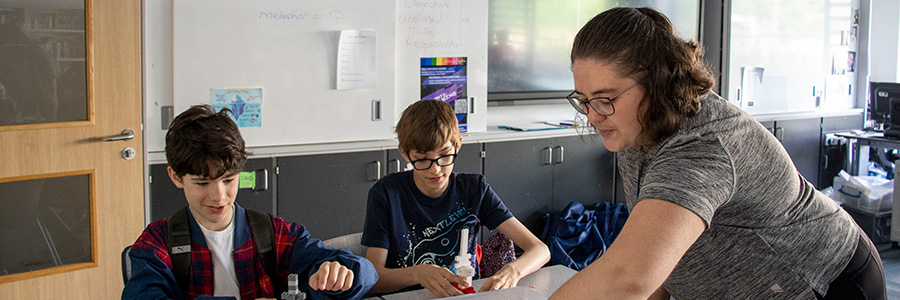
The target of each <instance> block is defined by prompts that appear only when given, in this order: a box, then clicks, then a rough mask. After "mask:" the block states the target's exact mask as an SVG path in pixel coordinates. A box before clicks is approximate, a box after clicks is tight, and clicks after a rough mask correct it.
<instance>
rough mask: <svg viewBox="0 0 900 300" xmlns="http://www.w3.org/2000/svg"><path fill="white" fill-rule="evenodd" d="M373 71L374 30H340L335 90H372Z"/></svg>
mask: <svg viewBox="0 0 900 300" xmlns="http://www.w3.org/2000/svg"><path fill="white" fill-rule="evenodd" d="M375 71H376V70H375V30H342V31H341V38H340V41H339V42H338V55H337V89H339V90H351V89H374V88H375V79H376V78H375Z"/></svg>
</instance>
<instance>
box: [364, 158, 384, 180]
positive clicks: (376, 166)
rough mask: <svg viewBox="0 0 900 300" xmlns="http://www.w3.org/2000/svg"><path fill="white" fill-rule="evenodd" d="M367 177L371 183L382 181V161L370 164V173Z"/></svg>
mask: <svg viewBox="0 0 900 300" xmlns="http://www.w3.org/2000/svg"><path fill="white" fill-rule="evenodd" d="M368 173H369V174H368V175H367V176H366V177H367V179H368V180H369V181H378V180H381V161H377V160H376V161H373V162H371V163H369V171H368Z"/></svg>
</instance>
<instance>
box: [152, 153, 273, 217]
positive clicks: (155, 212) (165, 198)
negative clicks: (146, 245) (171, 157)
mask: <svg viewBox="0 0 900 300" xmlns="http://www.w3.org/2000/svg"><path fill="white" fill-rule="evenodd" d="M167 166H168V165H166V164H154V165H150V221H151V222H152V221H156V220H159V219H162V218H168V217H169V216H171V215H172V214H174V213H175V212H176V211H178V210H179V209H181V208H182V207H184V206H185V205H187V200H186V199H185V198H184V191H183V190H181V189H179V188H178V187H176V186H175V184H174V183H172V180H171V179H169V175H168V173H167V171H166V168H167ZM244 171H253V172H256V176H257V181H256V188H254V189H250V188H244V189H239V190H238V194H237V197H236V199H235V202H237V203H238V204H239V205H241V206H242V207H244V208H246V209H251V210H255V211H259V212H265V213H274V209H275V192H274V191H275V184H276V182H275V177H274V176H275V159H274V158H254V159H249V160H247V163H246V164H245V165H244Z"/></svg>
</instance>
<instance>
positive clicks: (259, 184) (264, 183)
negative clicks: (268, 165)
mask: <svg viewBox="0 0 900 300" xmlns="http://www.w3.org/2000/svg"><path fill="white" fill-rule="evenodd" d="M268 189H269V170H268V169H259V170H256V189H255V191H265V190H268Z"/></svg>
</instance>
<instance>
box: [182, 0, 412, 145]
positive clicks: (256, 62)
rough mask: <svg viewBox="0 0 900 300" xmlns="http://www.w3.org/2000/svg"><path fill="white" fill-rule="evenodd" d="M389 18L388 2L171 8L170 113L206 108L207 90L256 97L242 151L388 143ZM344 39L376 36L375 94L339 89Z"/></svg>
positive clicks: (195, 0)
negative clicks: (349, 34)
mask: <svg viewBox="0 0 900 300" xmlns="http://www.w3.org/2000/svg"><path fill="white" fill-rule="evenodd" d="M394 12H395V10H394V5H393V3H390V2H385V1H358V0H357V1H351V0H329V1H312V0H305V1H300V0H260V1H240V0H230V1H222V0H216V1H213V0H191V1H173V8H172V27H173V33H172V47H173V54H172V57H173V59H172V60H173V62H172V63H173V68H172V70H173V71H172V72H173V76H172V78H173V97H174V101H173V102H174V111H175V113H176V114H178V113H179V112H181V111H184V110H185V109H187V108H188V107H190V106H191V105H196V104H209V103H210V101H211V100H210V90H211V89H231V88H261V89H262V99H263V100H262V110H261V115H262V118H261V121H262V126H261V127H242V128H241V133H242V135H243V137H244V140H245V141H246V144H247V146H248V147H258V146H274V145H292V144H309V143H321V142H337V141H356V140H372V139H389V138H392V137H393V132H392V129H391V128H392V126H393V125H394V124H393V122H394V120H395V118H394V110H393V107H394V98H395V95H394V91H395V89H396V87H395V82H394V80H395V75H396V74H395V72H394V67H395V61H394V58H395V51H394V49H395V47H394V46H395V26H394V25H395V22H394V19H393V18H392V17H390V16H393V15H394ZM342 30H374V31H375V40H376V47H375V53H376V61H375V63H376V75H377V79H376V84H375V87H374V88H366V89H355V90H337V89H336V76H337V75H336V65H337V50H338V40H339V37H340V33H341V31H342ZM373 100H380V101H381V105H382V108H383V109H382V110H381V111H382V113H381V114H380V120H379V119H375V120H373Z"/></svg>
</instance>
